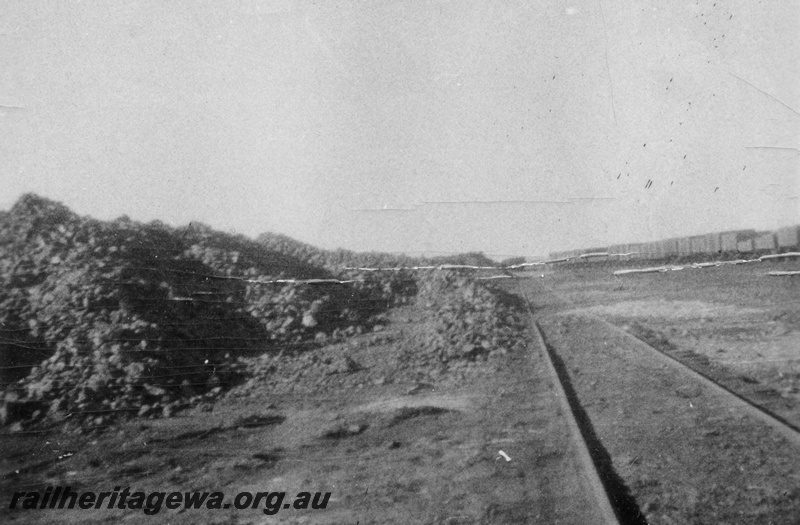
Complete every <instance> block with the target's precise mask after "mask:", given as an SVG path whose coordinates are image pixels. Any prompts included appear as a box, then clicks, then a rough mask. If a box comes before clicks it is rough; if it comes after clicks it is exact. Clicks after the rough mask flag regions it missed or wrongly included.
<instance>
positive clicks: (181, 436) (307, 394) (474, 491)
mask: <svg viewBox="0 0 800 525" xmlns="http://www.w3.org/2000/svg"><path fill="white" fill-rule="evenodd" d="M425 315H426V314H425V312H424V311H421V310H418V309H416V307H405V308H402V309H399V310H395V311H394V312H393V313H392V314H391V316H390V319H389V323H388V325H387V327H386V328H385V329H384V330H383V331H381V332H378V333H374V334H365V335H363V336H359V337H355V338H353V339H351V340H350V341H348V342H345V343H340V344H337V345H328V346H324V347H322V348H319V349H318V350H315V351H313V352H310V353H305V354H303V355H299V356H288V355H287V356H282V358H281V359H280V360H267V362H266V364H265V367H266V369H267V370H268V372H269V373H265V375H264V376H263V378H262V379H261V380H259V381H252V382H250V383H248V384H246V385H243V386H241V387H240V388H239V389H237V390H235V391H233V392H231V393H230V394H229V395H228V396H227V397H225V398H224V399H223V400H221V401H218V402H216V403H215V404H207V405H204V406H200V407H197V408H196V409H194V410H192V411H190V412H184V413H179V414H178V416H177V417H173V418H169V419H158V420H146V419H143V420H139V421H137V422H133V423H129V424H126V425H124V426H122V427H120V428H110V429H108V430H107V431H106V432H104V433H99V434H93V435H89V436H83V435H74V434H71V435H66V434H59V433H55V432H51V433H31V434H14V435H5V436H3V448H4V450H5V451H6V452H5V453H4V454H3V459H2V463H0V465H1V466H2V473H3V474H4V477H3V482H2V484H3V487H2V492H3V494H9V495H10V494H11V493H13V492H14V491H22V490H44V488H45V487H46V486H48V485H70V486H72V487H73V489H74V490H94V491H103V490H112V488H113V486H115V485H119V486H122V487H126V486H130V487H131V490H143V491H154V490H159V491H172V490H177V491H215V490H219V491H222V492H224V493H225V495H226V501H227V502H230V501H231V500H232V498H233V496H234V495H235V494H236V493H238V492H240V491H251V492H254V493H255V492H258V491H286V492H287V493H288V494H289V496H288V497H289V498H291V496H293V495H294V494H295V493H298V492H300V491H312V492H313V491H323V492H330V493H331V497H330V501H329V504H328V506H327V509H325V510H313V511H312V510H308V511H297V510H294V509H286V510H281V511H280V512H279V513H278V514H275V515H273V516H267V515H265V514H264V513H263V512H262V511H261V510H258V509H255V510H234V509H233V508H231V509H228V510H217V511H210V510H185V511H172V510H165V509H162V510H161V511H160V513H159V514H157V515H155V516H146V515H144V514H143V513H142V512H141V511H130V510H128V511H125V510H105V509H101V510H91V511H79V510H73V511H60V512H58V511H47V510H37V511H32V510H26V511H23V510H17V511H8V510H4V511H3V519H4V520H8V521H10V522H20V523H21V522H25V523H53V522H55V521H58V522H61V523H103V522H108V523H116V522H119V521H124V522H126V523H352V524H355V523H360V524H367V523H442V524H444V523H446V524H450V525H454V524H458V523H565V524H572V523H593V522H596V521H597V516H596V515H595V514H594V512H595V511H594V510H593V509H594V507H595V506H594V502H593V500H592V496H591V491H590V490H589V489H588V488H587V486H586V482H585V481H584V474H583V472H584V471H583V468H582V466H581V465H580V464H578V463H577V460H576V459H575V457H576V455H575V453H574V451H575V449H574V443H573V442H572V441H571V439H570V437H569V433H568V430H567V427H566V425H565V422H564V420H563V417H562V416H561V414H560V412H559V408H558V407H559V405H558V403H557V400H556V399H555V398H554V396H553V393H552V383H551V381H550V378H549V377H548V376H547V372H546V368H545V367H544V366H543V362H542V361H541V359H542V358H541V355H540V354H539V353H538V351H537V350H536V349H535V348H532V347H530V346H528V349H527V351H524V352H518V353H509V354H507V355H505V356H502V355H501V356H497V357H495V358H490V359H489V361H486V362H476V363H470V364H466V365H461V366H455V367H453V366H451V367H435V366H432V365H431V364H430V363H422V364H420V363H417V362H415V360H414V359H413V358H412V356H409V352H410V343H411V342H413V340H414V332H415V329H416V327H418V326H419V325H420V323H422V322H424V321H425ZM523 336H524V335H523ZM314 362H326V363H328V364H329V365H330V366H328V367H327V368H326V370H327V372H325V373H319V371H318V368H319V367H316V368H315V367H312V366H310V363H314ZM500 451H502V452H503V453H504V454H505V456H507V457H508V458H510V460H507V459H506V457H504V456H503V455H502V454H500ZM17 471H19V472H17ZM6 505H7V502H5V504H4V507H5V506H6Z"/></svg>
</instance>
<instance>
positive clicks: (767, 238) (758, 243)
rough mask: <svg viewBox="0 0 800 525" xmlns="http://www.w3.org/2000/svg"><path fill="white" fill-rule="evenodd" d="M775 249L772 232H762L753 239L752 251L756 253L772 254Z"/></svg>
mask: <svg viewBox="0 0 800 525" xmlns="http://www.w3.org/2000/svg"><path fill="white" fill-rule="evenodd" d="M776 247H777V244H776V243H775V234H774V233H772V232H762V233H760V234H759V235H758V236H757V237H756V238H755V239H753V249H754V250H755V251H757V252H766V253H774V252H775V249H776Z"/></svg>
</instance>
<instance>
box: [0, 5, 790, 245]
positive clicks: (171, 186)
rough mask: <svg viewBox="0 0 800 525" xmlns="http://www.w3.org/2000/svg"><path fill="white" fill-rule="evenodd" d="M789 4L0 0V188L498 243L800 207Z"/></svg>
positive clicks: (321, 231) (256, 222) (118, 211)
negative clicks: (42, 0) (2, 0)
mask: <svg viewBox="0 0 800 525" xmlns="http://www.w3.org/2000/svg"><path fill="white" fill-rule="evenodd" d="M798 57H800V4H798V3H797V2H792V1H788V0H785V1H772V2H756V1H754V0H737V1H721V0H718V1H704V0H696V1H687V2H662V1H655V0H652V1H650V0H643V1H639V2H631V1H628V0H624V1H623V0H595V1H586V2H563V1H549V0H538V1H519V2H513V1H509V2H500V1H482V2H479V1H470V0H458V1H452V2H450V1H441V0H439V1H422V0H420V1H413V2H405V1H397V0H393V1H378V0H371V1H343V2H334V1H304V0H291V1H269V0H266V1H260V2H245V1H242V2H212V1H207V2H202V1H197V0H188V1H173V2H161V1H153V2H146V1H141V2H134V1H130V2H88V1H80V2H79V1H75V2H56V1H48V2H41V1H35V0H33V1H32V0H25V1H8V0H7V1H4V2H3V3H2V5H1V6H0V133H2V136H0V139H1V140H0V209H8V208H10V207H11V206H12V205H13V203H14V202H15V201H16V200H17V199H18V198H19V196H20V195H21V194H23V193H26V192H35V193H38V194H40V195H43V196H46V197H48V198H51V199H54V200H57V201H60V202H63V203H64V204H66V205H67V206H69V207H71V208H72V209H73V210H74V211H76V212H77V213H79V214H81V215H91V216H94V217H97V218H100V219H113V218H115V217H118V216H120V215H123V214H126V215H128V216H130V217H131V218H132V219H135V220H141V221H150V220H153V219H159V220H162V221H164V222H166V223H168V224H173V225H176V226H178V225H185V224H188V223H189V222H191V221H200V222H203V223H206V224H209V225H211V226H213V227H215V228H217V229H221V230H224V231H233V232H237V233H242V234H245V235H248V236H256V235H258V234H259V233H261V232H265V231H272V232H276V233H283V234H286V235H290V236H292V237H295V238H297V239H299V240H302V241H305V242H309V243H312V244H315V245H318V246H320V247H324V248H336V247H343V248H350V249H354V250H380V251H394V252H407V253H415V252H424V253H448V252H463V251H483V252H485V253H487V254H492V255H495V256H498V257H504V256H512V255H531V256H532V255H544V254H547V253H549V252H552V251H556V250H563V249H571V248H588V247H595V246H607V245H609V244H612V243H621V242H639V241H648V240H654V239H659V238H665V237H671V236H683V235H692V234H699V233H706V232H712V231H722V230H727V229H736V228H757V229H774V228H777V227H780V226H784V225H788V224H794V223H800V162H799V160H800V113H798V111H800V60H798Z"/></svg>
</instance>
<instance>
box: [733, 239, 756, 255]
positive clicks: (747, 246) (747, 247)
mask: <svg viewBox="0 0 800 525" xmlns="http://www.w3.org/2000/svg"><path fill="white" fill-rule="evenodd" d="M736 251H738V252H739V253H750V252H752V251H753V239H747V240H746V241H739V242H737V243H736Z"/></svg>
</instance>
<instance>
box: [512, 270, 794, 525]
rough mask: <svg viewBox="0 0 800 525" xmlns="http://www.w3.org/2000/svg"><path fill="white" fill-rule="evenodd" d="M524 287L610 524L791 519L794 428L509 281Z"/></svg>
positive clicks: (622, 334) (611, 328) (541, 292)
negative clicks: (611, 513)
mask: <svg viewBox="0 0 800 525" xmlns="http://www.w3.org/2000/svg"><path fill="white" fill-rule="evenodd" d="M529 282H530V281H529ZM526 291H528V292H535V294H534V295H533V296H532V298H533V299H534V301H535V305H534V306H535V307H536V311H535V312H532V314H531V315H532V318H533V324H534V326H535V331H536V332H537V333H536V334H535V335H536V336H537V339H538V340H539V343H540V346H541V347H542V348H543V351H544V352H545V353H546V354H547V358H548V361H549V362H550V363H551V365H550V366H551V368H552V370H551V371H552V374H553V375H554V376H555V377H557V381H558V383H559V385H561V389H562V392H559V397H562V399H564V400H565V401H566V402H567V403H569V413H570V414H571V416H572V417H573V420H574V421H575V424H576V425H577V427H578V432H576V433H575V434H576V436H575V438H576V439H579V440H582V442H583V444H584V446H585V447H586V448H587V450H588V451H589V456H590V460H591V462H592V464H593V467H592V468H593V469H594V471H595V473H596V474H597V477H598V478H599V480H600V485H602V490H603V492H604V493H605V495H606V499H607V501H609V504H610V505H611V507H612V508H613V510H614V512H615V515H616V517H617V519H618V522H619V523H635V522H636V521H634V520H637V519H638V520H639V521H638V522H639V523H654V524H659V523H723V522H724V523H776V524H777V523H787V524H789V523H796V521H795V520H796V516H797V515H800V455H799V454H798V453H797V452H798V450H797V447H798V446H800V434H799V433H798V431H797V428H795V427H794V426H793V424H792V423H791V422H788V421H786V420H785V419H783V418H781V417H780V416H778V415H776V414H774V413H772V412H770V411H769V410H767V409H765V408H764V407H761V406H758V405H757V404H755V403H752V402H751V401H750V400H748V399H746V398H745V397H744V396H742V395H741V394H740V393H738V392H736V391H734V390H733V389H731V388H728V387H726V386H725V385H722V384H720V383H719V382H717V381H715V380H714V378H712V377H708V376H707V375H705V374H702V373H700V372H698V371H696V370H694V369H692V368H691V367H689V366H687V365H686V364H685V363H681V362H680V361H679V360H678V359H676V358H675V357H672V356H669V355H666V354H665V353H663V352H661V351H659V350H658V349H657V348H654V347H652V346H651V345H650V344H648V343H647V342H645V341H643V340H641V339H638V338H637V337H635V336H634V335H632V334H630V333H628V332H626V331H624V330H622V329H621V328H618V327H617V326H615V325H613V324H611V323H609V322H608V321H605V320H604V319H601V318H598V317H596V316H592V315H588V314H585V313H583V312H580V311H579V310H576V309H575V307H574V305H571V304H569V303H568V302H566V301H565V300H564V299H563V298H562V297H560V296H559V295H558V294H557V292H556V291H553V290H550V289H547V288H546V287H545V285H544V284H543V283H536V284H533V285H532V286H531V285H527V286H526V285H525V284H522V283H521V284H520V289H519V293H520V295H522V297H523V298H524V299H525V300H526V302H527V303H528V306H529V308H530V307H531V303H530V301H529V297H528V296H527V294H526V293H525V292H526ZM565 412H566V410H565ZM577 434H579V435H577ZM598 450H599V451H601V452H600V453H598ZM595 487H597V485H595ZM595 490H596V491H597V490H598V489H597V488H596V489H595ZM619 494H622V495H623V497H627V500H623V499H620V497H619ZM595 499H598V496H596V497H595ZM639 509H641V513H640V514H638V510H639ZM626 512H627V513H626ZM637 516H638V517H637Z"/></svg>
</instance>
